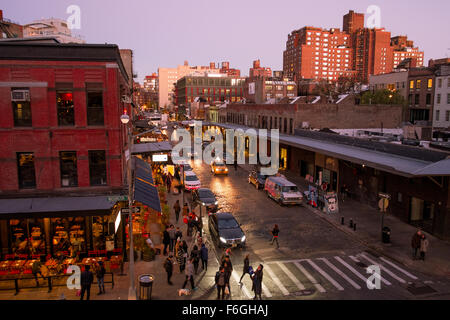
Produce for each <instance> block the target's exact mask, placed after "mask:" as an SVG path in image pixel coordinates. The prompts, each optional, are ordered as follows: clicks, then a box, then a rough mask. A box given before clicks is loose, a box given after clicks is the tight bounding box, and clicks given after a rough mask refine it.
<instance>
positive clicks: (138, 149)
mask: <svg viewBox="0 0 450 320" xmlns="http://www.w3.org/2000/svg"><path fill="white" fill-rule="evenodd" d="M131 150H132V151H133V154H139V153H146V152H170V151H172V145H171V144H170V142H169V141H162V142H149V143H138V144H133V146H132V149H131Z"/></svg>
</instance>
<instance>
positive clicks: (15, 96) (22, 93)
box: [11, 90, 30, 101]
mask: <svg viewBox="0 0 450 320" xmlns="http://www.w3.org/2000/svg"><path fill="white" fill-rule="evenodd" d="M11 100H12V101H30V91H29V90H13V91H11Z"/></svg>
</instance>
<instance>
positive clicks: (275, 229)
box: [271, 224, 280, 248]
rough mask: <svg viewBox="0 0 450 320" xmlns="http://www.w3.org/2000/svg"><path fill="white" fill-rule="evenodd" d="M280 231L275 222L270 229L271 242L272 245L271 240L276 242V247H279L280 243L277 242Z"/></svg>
mask: <svg viewBox="0 0 450 320" xmlns="http://www.w3.org/2000/svg"><path fill="white" fill-rule="evenodd" d="M279 233H280V229H279V228H278V225H277V224H276V225H275V226H274V227H273V229H272V241H271V244H272V245H273V242H274V241H276V242H277V248H280V245H279V244H278V234H279Z"/></svg>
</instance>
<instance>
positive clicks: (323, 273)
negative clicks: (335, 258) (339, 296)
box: [305, 259, 344, 291]
mask: <svg viewBox="0 0 450 320" xmlns="http://www.w3.org/2000/svg"><path fill="white" fill-rule="evenodd" d="M305 261H308V263H309V264H310V265H311V267H313V268H314V269H316V270H317V271H318V272H319V273H320V274H321V275H322V276H323V277H324V278H326V279H327V280H328V281H330V282H331V284H332V285H333V286H335V287H336V289H338V290H339V291H343V290H344V288H343V287H342V286H341V285H340V284H339V283H337V282H336V281H335V280H334V279H333V278H332V277H330V275H329V274H328V273H326V272H325V271H323V270H322V269H321V268H320V267H319V266H318V265H317V264H315V263H314V262H313V261H311V260H310V259H305Z"/></svg>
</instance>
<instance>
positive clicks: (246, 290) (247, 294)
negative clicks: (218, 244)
mask: <svg viewBox="0 0 450 320" xmlns="http://www.w3.org/2000/svg"><path fill="white" fill-rule="evenodd" d="M232 275H233V278H234V280H235V281H236V282H237V283H238V284H239V280H240V278H239V275H238V274H237V272H236V271H235V270H233V273H232ZM241 289H242V291H244V294H245V295H246V296H247V298H249V299H250V298H251V297H252V296H251V295H250V292H249V291H248V289H247V287H246V286H245V284H242V287H241Z"/></svg>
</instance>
